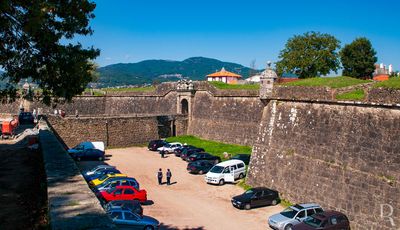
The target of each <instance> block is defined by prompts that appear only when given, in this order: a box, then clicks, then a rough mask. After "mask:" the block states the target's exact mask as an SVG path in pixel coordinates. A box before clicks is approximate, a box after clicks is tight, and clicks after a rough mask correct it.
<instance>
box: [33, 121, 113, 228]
mask: <svg viewBox="0 0 400 230" xmlns="http://www.w3.org/2000/svg"><path fill="white" fill-rule="evenodd" d="M40 127H41V130H40V133H39V141H40V145H41V147H42V151H43V160H44V165H45V170H46V176H47V192H48V207H49V210H48V213H49V220H50V228H51V229H54V230H69V229H117V228H116V226H115V225H114V224H113V223H112V220H111V219H110V218H109V217H108V216H107V214H106V213H105V211H104V210H103V208H102V207H101V205H100V203H99V201H98V199H97V198H96V196H95V195H94V193H93V192H92V191H91V190H90V189H89V187H88V185H87V183H86V181H85V179H84V178H83V176H82V175H81V173H80V171H79V169H78V167H77V166H76V164H75V162H74V161H73V160H72V158H71V157H70V156H69V155H68V153H67V152H66V151H65V149H64V148H63V146H62V145H61V144H60V142H59V141H58V140H57V138H56V137H55V135H54V134H53V133H52V132H51V131H50V130H49V128H48V126H47V124H46V123H45V122H41V123H40Z"/></svg>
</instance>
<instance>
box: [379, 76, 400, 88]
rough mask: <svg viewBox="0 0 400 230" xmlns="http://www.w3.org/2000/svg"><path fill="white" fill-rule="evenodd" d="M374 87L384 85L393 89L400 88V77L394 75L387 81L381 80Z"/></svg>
mask: <svg viewBox="0 0 400 230" xmlns="http://www.w3.org/2000/svg"><path fill="white" fill-rule="evenodd" d="M374 87H376V88H378V87H383V88H391V89H400V77H392V78H389V80H387V81H381V82H378V83H376V84H375V85H374Z"/></svg>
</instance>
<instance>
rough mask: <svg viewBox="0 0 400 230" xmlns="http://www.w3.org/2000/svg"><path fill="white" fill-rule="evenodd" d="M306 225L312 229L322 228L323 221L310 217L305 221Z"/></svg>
mask: <svg viewBox="0 0 400 230" xmlns="http://www.w3.org/2000/svg"><path fill="white" fill-rule="evenodd" d="M304 223H305V224H307V225H309V226H311V227H314V228H318V227H321V224H322V221H321V220H319V219H316V218H314V217H313V216H309V217H307V218H306V219H305V220H304Z"/></svg>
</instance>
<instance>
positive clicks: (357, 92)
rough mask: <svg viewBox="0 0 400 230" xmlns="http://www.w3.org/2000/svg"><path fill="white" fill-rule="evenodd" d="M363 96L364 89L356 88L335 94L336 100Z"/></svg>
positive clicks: (355, 98)
mask: <svg viewBox="0 0 400 230" xmlns="http://www.w3.org/2000/svg"><path fill="white" fill-rule="evenodd" d="M364 97H365V94H364V90H362V89H357V90H354V91H351V92H348V93H342V94H338V95H336V99H338V100H363V99H364Z"/></svg>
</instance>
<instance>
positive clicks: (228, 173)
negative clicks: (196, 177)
mask: <svg viewBox="0 0 400 230" xmlns="http://www.w3.org/2000/svg"><path fill="white" fill-rule="evenodd" d="M245 175H246V166H245V164H244V162H243V161H241V160H228V161H224V162H221V163H219V164H216V165H214V166H213V167H212V168H211V169H210V171H208V173H207V174H206V176H205V181H206V182H207V183H209V184H219V185H223V184H225V182H235V180H236V179H242V178H244V176H245Z"/></svg>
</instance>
